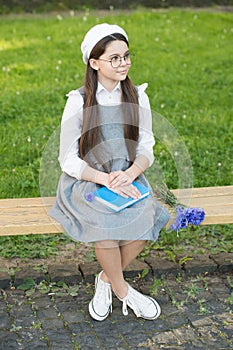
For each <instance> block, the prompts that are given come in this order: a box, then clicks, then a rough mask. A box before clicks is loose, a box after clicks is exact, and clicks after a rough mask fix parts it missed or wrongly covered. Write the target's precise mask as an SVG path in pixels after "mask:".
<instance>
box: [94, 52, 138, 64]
mask: <svg viewBox="0 0 233 350" xmlns="http://www.w3.org/2000/svg"><path fill="white" fill-rule="evenodd" d="M116 56H117V57H118V58H120V63H119V65H118V66H117V67H113V65H112V60H113V58H114V57H116ZM126 56H128V59H129V60H130V63H126V59H125V57H126ZM130 57H134V54H133V53H130V52H128V53H126V54H125V55H124V56H120V55H114V56H113V57H112V58H111V60H106V59H104V58H98V60H99V61H104V62H110V63H111V66H112V68H118V67H120V65H121V63H122V60H123V59H124V61H125V63H126V65H127V66H131V64H132V63H131V58H130Z"/></svg>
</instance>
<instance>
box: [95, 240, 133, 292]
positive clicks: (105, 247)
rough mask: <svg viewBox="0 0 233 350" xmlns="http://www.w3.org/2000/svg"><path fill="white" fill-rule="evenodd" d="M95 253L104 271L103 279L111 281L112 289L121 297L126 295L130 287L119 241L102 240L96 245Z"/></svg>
mask: <svg viewBox="0 0 233 350" xmlns="http://www.w3.org/2000/svg"><path fill="white" fill-rule="evenodd" d="M95 253H96V257H97V260H98V261H99V263H100V265H101V267H102V269H103V271H104V272H103V273H102V276H101V279H103V280H104V281H105V282H108V283H111V286H112V290H113V291H114V293H115V294H116V295H118V296H119V297H120V298H123V297H125V295H126V294H127V291H128V288H127V284H126V282H125V280H124V276H123V272H122V257H121V250H120V247H119V246H118V242H117V241H101V242H97V243H96V245H95Z"/></svg>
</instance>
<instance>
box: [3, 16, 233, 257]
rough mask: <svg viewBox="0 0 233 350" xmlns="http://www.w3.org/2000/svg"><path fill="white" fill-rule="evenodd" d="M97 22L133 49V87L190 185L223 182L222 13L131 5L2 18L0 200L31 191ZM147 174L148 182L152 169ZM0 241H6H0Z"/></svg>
mask: <svg viewBox="0 0 233 350" xmlns="http://www.w3.org/2000/svg"><path fill="white" fill-rule="evenodd" d="M97 22H109V23H118V24H119V25H122V26H123V27H124V28H125V29H126V31H127V32H128V34H129V39H130V44H131V50H132V51H133V52H135V54H136V60H135V63H134V65H133V66H132V68H131V72H130V76H131V78H132V80H133V81H134V83H135V84H141V83H144V82H148V83H149V87H148V90H147V92H148V95H149V97H150V101H151V107H152V109H153V111H156V112H157V113H159V114H161V115H162V116H163V117H165V118H166V119H167V120H168V121H169V122H170V123H171V124H172V125H173V127H174V128H175V129H176V131H177V132H178V133H179V135H180V138H181V140H182V141H183V142H184V143H185V146H186V148H187V151H188V154H189V155H190V159H191V162H192V171H193V175H194V177H193V186H194V187H199V186H217V185H219V186H220V185H229V184H231V182H232V175H233V166H232V151H233V147H232V146H233V145H232V132H233V130H232V129H233V124H232V116H233V113H232V99H233V90H232V83H233V69H232V67H233V46H232V36H233V16H232V14H231V13H218V12H212V11H196V10H164V11H159V12H153V11H150V10H141V11H135V12H132V13H130V14H126V13H124V12H122V13H120V14H119V12H118V13H117V14H115V13H114V12H109V14H106V15H105V16H103V17H96V16H95V15H94V14H91V15H88V14H86V15H85V16H84V15H83V16H82V15H80V16H75V17H71V16H69V14H67V15H62V16H56V15H44V16H26V15H25V16H23V15H20V16H12V15H11V16H8V17H7V16H6V17H1V21H0V30H1V33H3V35H2V36H1V39H0V60H1V70H0V84H1V99H0V124H1V127H0V138H1V145H0V154H1V165H0V171H1V178H0V189H1V191H0V197H1V198H11V197H31V196H39V195H40V194H41V193H40V186H39V170H40V163H41V156H42V154H43V150H44V149H46V147H45V146H46V143H47V142H48V141H49V140H51V139H50V137H51V135H52V134H53V133H54V131H55V130H57V128H58V127H59V124H60V118H61V115H62V111H63V108H64V104H65V101H66V97H65V94H66V93H67V92H68V91H70V90H72V89H75V88H76V87H79V86H81V85H82V84H83V74H84V69H85V66H84V65H83V63H82V59H81V52H80V44H81V41H82V38H83V35H84V33H85V32H86V31H87V30H88V29H89V28H90V27H91V26H92V25H94V24H96V23H97ZM154 130H156V125H154ZM154 152H155V157H156V159H157V162H158V164H159V167H160V168H161V169H162V173H163V176H164V178H165V180H166V182H167V184H168V186H169V187H170V188H176V187H177V186H178V184H179V182H178V181H179V179H178V174H177V170H176V166H175V163H174V160H173V158H172V156H171V154H170V153H169V150H168V149H167V147H166V145H164V144H163V143H162V142H160V141H159V140H158V142H157V144H156V147H155V149H154ZM44 172H45V171H44ZM48 173H49V169H48ZM49 174H50V173H49ZM45 175H46V174H45ZM49 177H50V175H49ZM148 177H149V179H150V181H151V184H152V186H153V182H154V181H155V178H156V173H155V171H154V168H151V169H150V170H149V171H148ZM55 178H56V177H55ZM55 187H56V183H55V181H53V190H54V188H55ZM227 227H228V226H227ZM229 229H230V228H229V227H228V229H227V230H226V229H224V227H220V228H219V229H218V232H219V230H220V234H221V235H224V234H225V232H226V231H228V230H229ZM201 230H202V231H201V232H204V233H205V234H206V232H208V229H207V228H201ZM224 237H225V236H224ZM37 239H38V237H37V238H34V240H37ZM11 240H13V238H11V239H10V241H11ZM0 241H1V243H2V244H3V243H4V246H7V243H6V241H5V238H2V239H1V240H0ZM8 241H9V240H8ZM11 242H12V241H11ZM6 249H7V248H6ZM0 254H3V253H2V252H1V253H0ZM14 254H16V252H15V253H14Z"/></svg>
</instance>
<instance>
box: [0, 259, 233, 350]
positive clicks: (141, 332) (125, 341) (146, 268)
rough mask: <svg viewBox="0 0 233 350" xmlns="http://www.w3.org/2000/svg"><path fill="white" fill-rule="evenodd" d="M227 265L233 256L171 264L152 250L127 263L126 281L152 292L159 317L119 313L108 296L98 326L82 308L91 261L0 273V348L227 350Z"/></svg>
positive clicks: (232, 341) (231, 333) (230, 339)
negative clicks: (108, 311)
mask: <svg viewBox="0 0 233 350" xmlns="http://www.w3.org/2000/svg"><path fill="white" fill-rule="evenodd" d="M161 262H162V263H161ZM232 267H233V254H218V255H215V256H211V257H207V256H203V255H200V256H195V257H193V259H192V260H188V259H187V258H186V257H180V260H179V263H175V262H171V261H169V260H167V259H166V258H165V256H164V255H163V253H152V254H151V256H150V257H149V258H147V261H146V263H144V262H139V261H135V263H134V264H132V265H131V267H130V268H129V269H128V271H126V278H127V279H128V281H129V283H131V285H133V286H134V287H135V288H137V289H138V290H141V291H142V292H143V293H145V294H150V295H152V296H153V295H155V294H156V293H157V295H156V299H157V300H158V301H159V303H160V304H161V307H162V315H161V316H160V318H159V319H157V320H155V321H145V320H143V319H140V318H136V316H135V315H134V314H133V312H131V311H129V315H128V316H123V315H122V313H121V303H120V301H118V300H117V299H116V298H115V297H114V298H113V313H112V314H111V316H109V317H108V319H107V320H105V321H103V322H97V321H94V320H92V319H91V318H90V316H89V314H88V311H87V310H88V303H89V301H90V299H91V297H92V295H93V290H94V286H93V281H94V274H95V273H96V272H98V269H99V266H98V265H97V264H96V263H84V264H80V265H77V263H76V262H72V261H69V262H66V263H63V264H62V265H56V266H55V265H51V266H42V265H41V266H32V265H30V264H29V263H28V265H27V266H23V268H20V266H18V267H17V268H15V269H14V270H13V269H11V270H9V271H6V270H4V271H3V270H2V272H0V288H2V289H1V295H0V306H1V307H0V349H1V350H11V349H12V350H13V349H14V350H16V349H17V350H21V349H22V350H26V349H27V350H40V349H41V350H42V349H44V350H46V349H54V350H66V349H67V350H78V349H82V350H89V349H90V350H94V349H105V350H125V349H141V350H146V349H147V350H149V349H172V350H178V349H187V350H192V349H200V350H203V349H206V350H209V349H218V350H221V349H232V348H233V318H232V314H233V313H232V304H233V294H232V287H233V274H232V270H233V269H232ZM144 275H145V276H144ZM29 278H30V279H29ZM61 281H63V282H61ZM65 282H66V284H64V283H65ZM19 288H20V289H19Z"/></svg>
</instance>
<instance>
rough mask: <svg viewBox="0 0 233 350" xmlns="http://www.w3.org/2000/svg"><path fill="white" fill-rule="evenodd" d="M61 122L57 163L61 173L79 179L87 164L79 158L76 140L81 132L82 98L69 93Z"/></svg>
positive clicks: (78, 94) (74, 93) (72, 92)
mask: <svg viewBox="0 0 233 350" xmlns="http://www.w3.org/2000/svg"><path fill="white" fill-rule="evenodd" d="M67 96H68V99H67V102H66V105H65V108H64V112H63V115H62V121H61V133H60V152H59V158H58V160H59V163H60V166H61V169H62V171H63V172H65V173H67V174H68V175H70V176H72V177H75V178H77V179H78V180H80V179H81V175H82V172H83V169H84V168H85V166H86V165H87V163H86V162H85V161H84V160H82V159H81V158H80V157H79V149H78V139H79V138H80V136H81V131H82V118H83V117H82V116H83V97H82V96H81V95H80V93H79V92H78V90H73V91H70V92H69V93H68V94H67Z"/></svg>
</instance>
